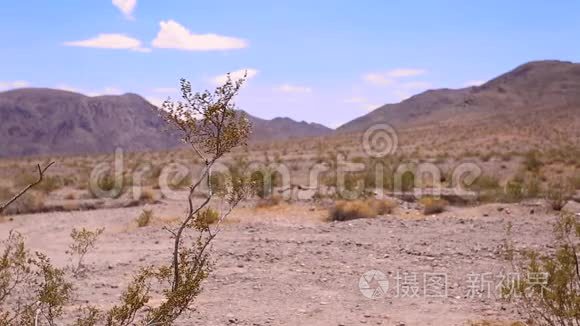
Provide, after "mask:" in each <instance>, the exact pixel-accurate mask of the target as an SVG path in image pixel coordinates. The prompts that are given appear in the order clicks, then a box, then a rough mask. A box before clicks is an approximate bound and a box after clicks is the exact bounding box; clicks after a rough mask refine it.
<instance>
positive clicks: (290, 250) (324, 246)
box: [0, 203, 556, 325]
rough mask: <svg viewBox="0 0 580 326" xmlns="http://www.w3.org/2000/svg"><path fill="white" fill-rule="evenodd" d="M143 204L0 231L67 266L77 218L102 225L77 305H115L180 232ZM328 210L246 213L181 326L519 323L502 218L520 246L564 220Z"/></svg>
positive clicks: (519, 214)
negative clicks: (141, 223) (372, 294)
mask: <svg viewBox="0 0 580 326" xmlns="http://www.w3.org/2000/svg"><path fill="white" fill-rule="evenodd" d="M153 208H154V209H155V211H156V212H157V213H156V215H158V219H165V220H169V219H171V218H173V217H172V216H178V213H179V212H180V211H181V208H180V207H178V206H175V207H174V206H172V204H167V203H162V204H158V205H156V206H155V207H153ZM141 209H142V208H139V207H134V208H121V209H110V210H96V211H79V212H67V213H47V214H37V215H23V216H15V217H14V219H13V221H6V222H4V223H2V224H0V235H1V236H2V237H3V238H5V237H6V235H7V233H8V232H9V230H11V229H15V230H18V231H19V232H21V233H22V234H23V235H24V236H25V237H26V239H27V245H28V246H29V247H30V248H31V249H33V250H40V251H43V252H45V253H47V254H48V255H49V256H50V257H52V259H53V261H54V263H55V264H56V265H59V266H64V265H66V264H69V263H70V262H69V260H68V258H67V256H66V255H65V251H66V248H67V246H68V245H69V244H70V242H71V240H70V237H69V233H70V231H71V229H72V228H73V227H88V228H97V227H105V228H106V230H105V233H104V234H103V235H102V236H101V238H100V240H99V243H98V247H97V248H96V250H94V251H93V252H92V253H90V254H89V255H88V256H87V265H88V267H89V268H90V273H89V274H88V275H87V276H86V277H85V278H83V279H81V280H79V281H78V282H77V284H76V292H77V297H78V298H79V300H77V302H76V304H77V305H81V304H83V303H85V302H89V303H91V304H93V305H97V306H101V307H107V306H110V305H111V303H114V302H115V301H116V300H117V299H118V297H119V295H120V292H121V290H122V288H123V287H124V285H126V283H127V282H128V281H129V279H130V276H131V275H132V273H133V272H134V271H135V270H136V268H137V266H145V265H149V264H158V263H166V262H168V261H169V259H170V257H169V250H168V248H169V247H170V245H171V239H170V237H169V234H168V233H167V232H166V231H163V230H162V228H161V226H162V224H163V223H162V222H161V221H159V220H158V221H155V222H154V223H153V224H152V225H151V226H147V227H143V228H137V227H136V226H135V222H134V220H135V218H136V216H138V215H139V213H140V212H141ZM531 210H533V211H534V212H533V214H532V213H531ZM324 215H325V211H324V210H323V209H317V208H314V207H309V206H308V205H302V206H283V207H279V208H270V209H263V210H254V209H252V208H241V209H240V210H239V211H237V212H236V214H235V215H234V216H233V217H232V222H231V223H228V224H227V225H226V226H225V228H224V230H223V232H222V233H221V234H220V236H219V241H216V242H215V246H214V248H213V254H214V257H215V262H216V266H215V272H214V273H213V274H212V275H211V277H210V278H209V279H208V280H207V282H206V283H205V287H204V291H203V294H202V295H201V296H200V297H199V300H198V302H197V304H196V306H197V308H198V310H197V312H193V313H189V314H187V315H185V316H183V318H182V319H181V320H180V321H179V325H232V324H238V325H361V324H368V325H465V324H468V322H469V321H476V320H483V319H487V320H517V319H519V318H520V317H519V316H518V314H517V312H516V311H515V308H514V307H513V306H512V305H510V304H509V303H506V302H503V301H501V300H499V299H497V298H495V295H496V294H497V293H498V292H497V291H495V286H496V285H497V284H499V277H500V276H501V272H502V271H504V269H505V267H506V266H508V264H507V263H506V262H505V261H504V260H503V258H502V257H503V256H502V254H501V247H502V245H503V243H504V238H505V226H506V224H507V223H508V221H510V222H512V224H513V232H514V237H513V239H514V241H515V244H516V246H517V247H518V248H523V247H527V248H536V249H540V250H547V249H548V248H549V246H548V245H547V244H548V243H549V242H550V241H551V240H552V233H551V231H550V230H551V227H550V225H551V224H552V223H553V222H554V221H555V220H556V214H554V213H552V212H549V211H548V210H546V209H544V208H540V207H532V206H524V205H495V204H494V205H485V206H481V207H476V208H451V209H450V210H449V211H448V212H445V213H443V214H440V215H438V216H427V217H425V216H421V214H420V213H419V212H418V211H415V210H413V209H409V210H408V209H399V210H398V211H397V212H396V213H395V214H394V215H389V216H383V217H379V218H376V219H366V220H355V221H350V222H341V223H328V222H323V221H321V218H322V217H323V216H324ZM170 216H171V217H170ZM371 270H376V271H380V272H382V273H383V274H385V276H386V279H387V281H388V283H389V284H388V291H387V293H386V294H385V295H382V296H380V297H379V298H376V299H369V298H367V297H365V295H363V293H362V292H361V290H360V282H359V281H360V279H361V276H363V274H365V273H366V272H368V271H371ZM429 273H436V274H439V275H443V274H445V275H446V277H447V281H446V282H445V286H442V287H441V288H439V290H437V288H436V287H433V285H427V283H425V281H426V280H431V279H430V278H431V277H434V276H433V275H435V274H429ZM483 273H490V274H486V275H482V274H483ZM470 274H471V276H470ZM397 275H398V276H399V277H397ZM474 275H475V276H474ZM397 279H398V281H397ZM369 280H370V279H369ZM415 280H416V282H415ZM470 280H471V281H470ZM477 280H479V281H477ZM370 281H371V282H369V283H368V284H369V286H370V288H376V287H377V286H378V285H379V284H382V285H383V288H385V289H387V288H386V287H385V286H384V285H385V282H383V283H378V282H376V279H375V280H370ZM488 281H489V282H488ZM429 284H430V283H429ZM488 285H489V289H490V290H491V291H488ZM476 288H477V289H476ZM443 289H446V290H447V293H446V294H445V293H443V292H442V291H443ZM397 290H398V293H397ZM425 291H427V292H429V291H430V292H429V293H428V294H426V293H425ZM80 298H82V299H83V300H80ZM84 300H86V301H84Z"/></svg>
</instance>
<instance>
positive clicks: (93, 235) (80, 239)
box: [67, 228, 105, 276]
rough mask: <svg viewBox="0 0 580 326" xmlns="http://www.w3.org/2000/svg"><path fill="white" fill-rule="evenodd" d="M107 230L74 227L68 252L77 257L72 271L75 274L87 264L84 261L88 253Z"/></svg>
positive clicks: (73, 257) (72, 256)
mask: <svg viewBox="0 0 580 326" xmlns="http://www.w3.org/2000/svg"><path fill="white" fill-rule="evenodd" d="M103 231H105V229H97V230H94V231H91V230H87V229H85V228H82V229H80V230H78V229H73V230H72V232H71V234H70V237H71V238H72V240H73V243H71V244H70V246H69V250H68V251H67V253H68V254H69V255H71V258H72V259H76V261H77V262H76V264H74V265H73V266H72V272H73V274H74V275H75V276H78V275H80V274H81V273H82V272H83V271H84V268H85V266H84V265H83V261H84V259H85V256H86V255H87V253H88V252H89V251H90V250H92V249H94V248H95V247H96V243H97V240H98V238H99V236H100V235H101V234H102V233H103Z"/></svg>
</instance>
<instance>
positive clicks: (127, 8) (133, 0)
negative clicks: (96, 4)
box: [113, 0, 137, 20]
mask: <svg viewBox="0 0 580 326" xmlns="http://www.w3.org/2000/svg"><path fill="white" fill-rule="evenodd" d="M113 5H114V6H115V7H117V8H118V9H119V10H120V11H121V12H122V13H123V15H125V17H126V18H127V19H131V20H132V19H135V18H134V17H133V10H135V7H136V6H137V0H113Z"/></svg>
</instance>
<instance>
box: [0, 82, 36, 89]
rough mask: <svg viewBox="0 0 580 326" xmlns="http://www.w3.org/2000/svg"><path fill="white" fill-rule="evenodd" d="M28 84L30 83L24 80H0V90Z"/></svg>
mask: <svg viewBox="0 0 580 326" xmlns="http://www.w3.org/2000/svg"><path fill="white" fill-rule="evenodd" d="M28 86H30V83H29V82H27V81H24V80H15V81H0V90H7V89H13V88H23V87H28Z"/></svg>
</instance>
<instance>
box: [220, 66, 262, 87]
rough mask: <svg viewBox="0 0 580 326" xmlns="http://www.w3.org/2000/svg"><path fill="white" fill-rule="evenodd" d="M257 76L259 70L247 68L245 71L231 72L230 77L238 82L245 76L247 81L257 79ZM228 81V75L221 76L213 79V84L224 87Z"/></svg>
mask: <svg viewBox="0 0 580 326" xmlns="http://www.w3.org/2000/svg"><path fill="white" fill-rule="evenodd" d="M257 74H258V70H256V69H252V68H245V69H240V70H236V71H232V72H230V77H231V79H232V80H238V79H241V78H243V77H244V75H246V79H248V80H249V79H251V78H253V77H255V76H256V75H257ZM227 80H228V74H223V75H219V76H215V77H213V78H211V82H212V83H214V84H216V85H222V84H224V83H225V82H226V81H227Z"/></svg>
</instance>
